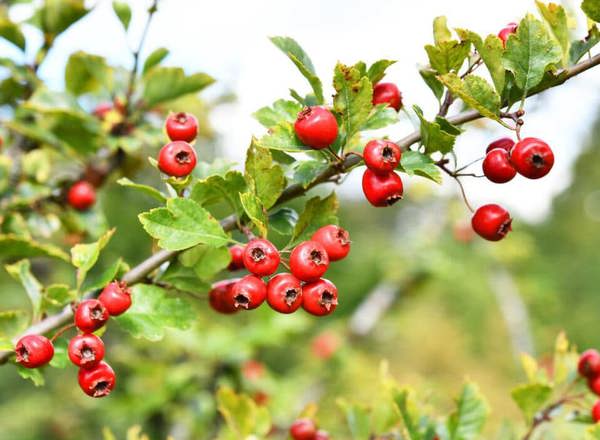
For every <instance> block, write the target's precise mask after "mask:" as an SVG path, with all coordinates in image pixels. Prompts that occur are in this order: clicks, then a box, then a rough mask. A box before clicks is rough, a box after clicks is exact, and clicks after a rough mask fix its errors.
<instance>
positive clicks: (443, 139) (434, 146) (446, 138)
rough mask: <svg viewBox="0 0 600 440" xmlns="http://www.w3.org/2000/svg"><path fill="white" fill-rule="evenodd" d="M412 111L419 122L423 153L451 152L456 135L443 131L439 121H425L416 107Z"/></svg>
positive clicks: (421, 112)
mask: <svg viewBox="0 0 600 440" xmlns="http://www.w3.org/2000/svg"><path fill="white" fill-rule="evenodd" d="M413 109H414V111H415V113H416V114H417V116H418V117H419V120H420V121H421V142H422V143H423V145H424V146H425V152H426V153H427V154H430V153H433V152H436V151H439V152H441V153H443V154H445V153H449V152H450V151H452V149H453V148H454V142H455V141H456V136H457V135H456V134H454V133H451V132H448V131H447V130H444V128H442V126H441V125H440V123H439V121H436V122H430V121H427V120H426V119H425V118H424V117H423V111H422V110H421V109H420V108H419V107H418V106H416V105H415V106H413Z"/></svg>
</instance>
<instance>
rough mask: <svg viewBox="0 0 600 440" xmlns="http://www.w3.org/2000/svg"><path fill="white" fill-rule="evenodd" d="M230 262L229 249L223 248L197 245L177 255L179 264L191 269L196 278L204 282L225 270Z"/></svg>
mask: <svg viewBox="0 0 600 440" xmlns="http://www.w3.org/2000/svg"><path fill="white" fill-rule="evenodd" d="M230 261H231V254H230V253H229V249H228V248H227V247H225V246H223V247H214V246H207V245H205V244H199V245H198V246H194V247H193V248H191V249H188V250H186V251H185V252H183V253H181V254H180V255H179V262H180V263H181V264H182V265H183V266H184V267H189V268H191V269H192V270H193V271H194V273H195V274H196V276H197V277H198V278H200V279H201V280H204V281H209V280H212V279H213V277H214V276H215V275H216V274H217V273H219V272H220V271H222V270H223V269H225V268H226V267H227V266H228V265H229V263H230Z"/></svg>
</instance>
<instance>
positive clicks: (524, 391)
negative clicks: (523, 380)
mask: <svg viewBox="0 0 600 440" xmlns="http://www.w3.org/2000/svg"><path fill="white" fill-rule="evenodd" d="M551 395H552V387H551V386H549V385H547V384H543V383H529V384H524V385H519V386H518V387H516V388H515V389H513V390H512V392H511V396H512V398H513V400H514V401H515V403H516V404H517V406H518V407H519V408H520V409H521V411H522V412H523V416H524V417H525V421H526V422H527V423H529V422H530V421H531V420H533V417H534V416H535V414H536V413H537V412H538V411H539V410H540V409H541V408H542V406H543V405H544V403H545V402H546V401H547V400H548V399H549V398H550V396H551Z"/></svg>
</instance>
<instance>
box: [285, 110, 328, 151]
mask: <svg viewBox="0 0 600 440" xmlns="http://www.w3.org/2000/svg"><path fill="white" fill-rule="evenodd" d="M294 130H295V131H296V136H298V139H300V141H301V142H302V143H303V144H304V145H307V146H309V147H312V148H314V149H317V150H320V149H322V148H327V147H328V146H330V145H331V144H333V143H334V142H335V140H336V138H337V135H338V123H337V120H336V119H335V116H333V113H331V112H330V111H329V110H328V109H326V108H325V107H320V106H314V107H306V108H305V109H304V110H302V111H301V112H300V113H298V118H297V119H296V123H295V124H294Z"/></svg>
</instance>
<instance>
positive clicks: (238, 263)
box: [227, 244, 244, 272]
mask: <svg viewBox="0 0 600 440" xmlns="http://www.w3.org/2000/svg"><path fill="white" fill-rule="evenodd" d="M229 255H231V261H230V262H229V266H227V270H230V271H232V272H233V271H235V270H240V269H243V268H244V246H241V245H239V244H236V245H233V246H231V247H230V248H229Z"/></svg>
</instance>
